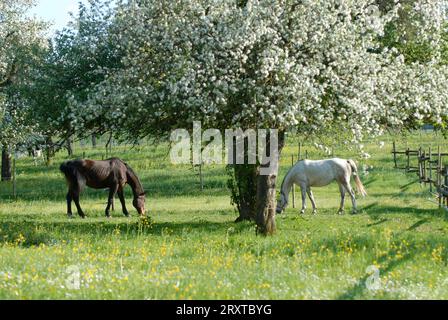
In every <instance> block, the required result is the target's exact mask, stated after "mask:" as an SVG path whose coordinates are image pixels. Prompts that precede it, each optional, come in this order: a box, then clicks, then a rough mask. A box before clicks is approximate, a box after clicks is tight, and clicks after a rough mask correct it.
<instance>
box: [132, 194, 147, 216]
mask: <svg viewBox="0 0 448 320" xmlns="http://www.w3.org/2000/svg"><path fill="white" fill-rule="evenodd" d="M132 204H133V206H134V208H135V209H137V212H138V213H139V214H140V215H142V216H144V215H145V213H146V210H145V193H142V194H141V195H139V196H138V197H135V198H134V201H132Z"/></svg>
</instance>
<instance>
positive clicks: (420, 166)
mask: <svg viewBox="0 0 448 320" xmlns="http://www.w3.org/2000/svg"><path fill="white" fill-rule="evenodd" d="M417 157H418V179H419V180H420V185H421V184H422V176H423V173H422V168H423V167H422V147H420V148H419V149H418V153H417Z"/></svg>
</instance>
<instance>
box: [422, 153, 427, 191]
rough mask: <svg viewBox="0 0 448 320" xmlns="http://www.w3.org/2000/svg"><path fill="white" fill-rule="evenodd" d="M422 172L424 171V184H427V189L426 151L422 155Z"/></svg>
mask: <svg viewBox="0 0 448 320" xmlns="http://www.w3.org/2000/svg"><path fill="white" fill-rule="evenodd" d="M422 171H423V182H424V183H425V187H426V180H427V177H426V151H423V154H422Z"/></svg>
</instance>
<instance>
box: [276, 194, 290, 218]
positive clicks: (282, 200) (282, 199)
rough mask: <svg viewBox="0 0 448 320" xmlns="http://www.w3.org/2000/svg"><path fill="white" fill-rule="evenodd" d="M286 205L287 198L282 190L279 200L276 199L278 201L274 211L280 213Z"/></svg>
mask: <svg viewBox="0 0 448 320" xmlns="http://www.w3.org/2000/svg"><path fill="white" fill-rule="evenodd" d="M287 205H288V199H287V198H286V196H285V194H284V193H283V192H280V200H278V202H277V209H276V212H277V213H278V214H280V213H282V212H283V210H285V208H286V206H287Z"/></svg>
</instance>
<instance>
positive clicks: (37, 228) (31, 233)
mask: <svg viewBox="0 0 448 320" xmlns="http://www.w3.org/2000/svg"><path fill="white" fill-rule="evenodd" d="M230 227H232V233H243V232H249V229H252V228H253V224H251V223H239V224H235V223H234V222H233V221H227V222H212V221H205V220H195V221H185V222H176V223H174V222H161V223H158V222H155V223H153V222H150V223H148V222H146V223H145V222H143V221H142V220H140V219H139V218H136V219H134V218H130V219H129V220H128V221H123V220H121V221H115V222H114V221H113V220H110V221H106V220H99V219H95V220H90V221H89V220H81V219H72V220H70V219H67V220H59V221H55V222H46V221H39V220H37V219H34V220H33V219H26V218H22V219H21V220H19V219H11V220H10V221H8V220H3V222H2V223H0V244H5V243H12V244H16V245H20V246H22V247H32V246H39V245H41V244H45V245H54V244H58V243H60V242H61V241H66V242H67V243H69V242H72V241H74V239H77V238H78V237H79V236H85V237H94V238H104V237H108V236H112V235H120V236H124V237H126V238H129V237H139V236H145V235H153V236H170V237H176V236H183V235H185V234H188V233H203V234H204V235H207V236H209V235H211V234H223V235H225V234H226V233H227V232H228V230H229V228H230Z"/></svg>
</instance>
